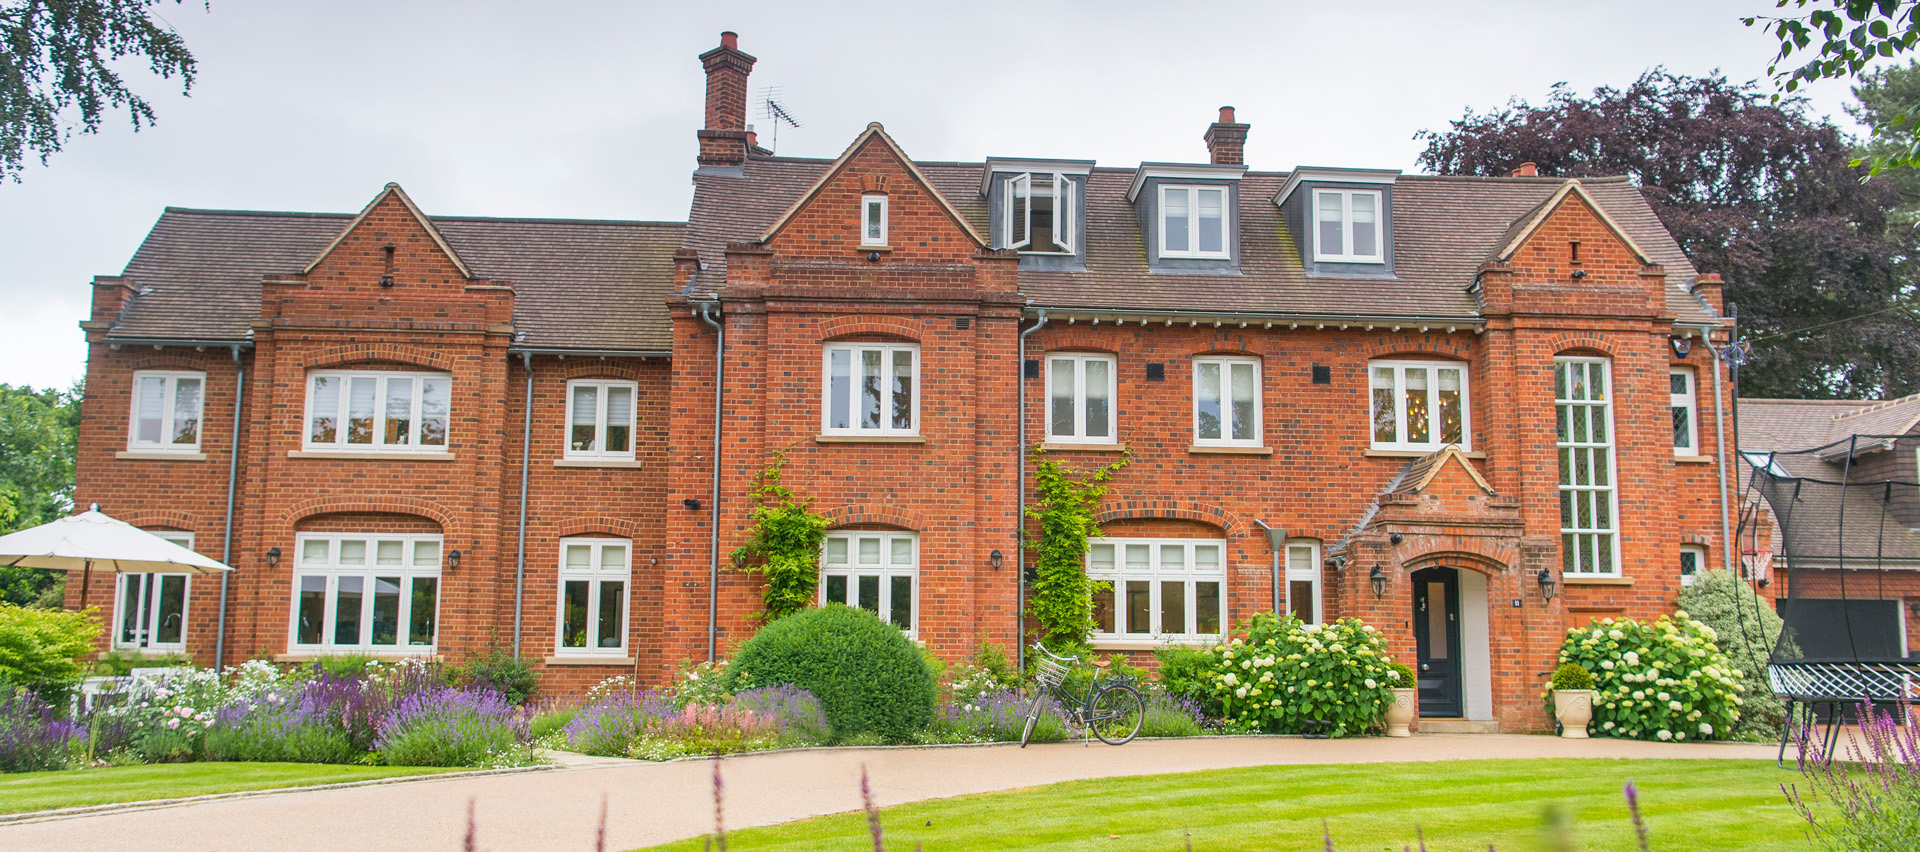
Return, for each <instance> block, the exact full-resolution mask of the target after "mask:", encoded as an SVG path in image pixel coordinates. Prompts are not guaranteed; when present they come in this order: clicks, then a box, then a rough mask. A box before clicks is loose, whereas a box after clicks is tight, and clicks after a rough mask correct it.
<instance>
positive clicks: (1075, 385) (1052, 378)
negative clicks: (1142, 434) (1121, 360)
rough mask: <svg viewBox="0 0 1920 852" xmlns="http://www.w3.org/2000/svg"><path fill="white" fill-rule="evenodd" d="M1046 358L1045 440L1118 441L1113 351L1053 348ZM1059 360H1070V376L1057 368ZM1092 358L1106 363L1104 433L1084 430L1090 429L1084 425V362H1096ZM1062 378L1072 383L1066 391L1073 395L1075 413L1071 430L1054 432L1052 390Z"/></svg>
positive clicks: (1118, 382) (1058, 441) (1092, 442)
mask: <svg viewBox="0 0 1920 852" xmlns="http://www.w3.org/2000/svg"><path fill="white" fill-rule="evenodd" d="M1046 359H1047V425H1046V429H1047V440H1048V441H1052V442H1055V443H1063V444H1113V443H1118V442H1119V440H1120V439H1119V436H1118V432H1119V430H1118V429H1117V428H1115V426H1116V422H1117V421H1118V420H1119V417H1118V415H1117V414H1116V412H1115V409H1117V408H1118V407H1119V404H1118V403H1119V399H1118V397H1119V392H1118V385H1119V384H1120V379H1119V375H1118V372H1117V370H1116V369H1115V366H1116V365H1115V359H1114V357H1113V356H1112V355H1099V354H1088V353H1082V352H1056V353H1048V354H1047V355H1046ZM1061 361H1066V362H1069V363H1071V365H1072V368H1071V370H1070V371H1069V372H1070V373H1071V375H1069V376H1061V375H1060V372H1059V371H1058V370H1057V369H1056V367H1057V366H1058V362H1061ZM1095 362H1098V363H1104V364H1106V365H1107V417H1106V421H1107V422H1106V433H1107V434H1106V435H1105V436H1099V435H1088V434H1087V432H1088V431H1089V430H1088V428H1087V416H1086V412H1087V364H1089V363H1095ZM1062 381H1065V382H1067V383H1069V384H1071V385H1072V387H1071V388H1070V389H1069V393H1070V394H1071V395H1072V398H1073V413H1074V417H1073V430H1072V431H1071V432H1066V433H1061V432H1055V431H1054V430H1053V425H1054V398H1055V396H1056V394H1055V393H1054V389H1055V388H1056V387H1058V386H1059V384H1060V383H1061V382H1062Z"/></svg>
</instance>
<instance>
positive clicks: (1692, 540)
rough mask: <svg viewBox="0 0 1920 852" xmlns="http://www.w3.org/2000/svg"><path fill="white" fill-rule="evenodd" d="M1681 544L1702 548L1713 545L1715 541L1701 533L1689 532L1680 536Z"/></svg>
mask: <svg viewBox="0 0 1920 852" xmlns="http://www.w3.org/2000/svg"><path fill="white" fill-rule="evenodd" d="M1680 543H1681V544H1693V545H1698V546H1700V547H1708V546H1711V545H1712V544H1713V539H1711V538H1708V537H1707V536H1705V535H1701V534H1700V533H1690V532H1689V533H1681V534H1680Z"/></svg>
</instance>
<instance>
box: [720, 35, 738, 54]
mask: <svg viewBox="0 0 1920 852" xmlns="http://www.w3.org/2000/svg"><path fill="white" fill-rule="evenodd" d="M720 46H721V47H724V48H726V49H728V50H739V49H740V34H739V33H736V32H731V31H724V32H721V33H720Z"/></svg>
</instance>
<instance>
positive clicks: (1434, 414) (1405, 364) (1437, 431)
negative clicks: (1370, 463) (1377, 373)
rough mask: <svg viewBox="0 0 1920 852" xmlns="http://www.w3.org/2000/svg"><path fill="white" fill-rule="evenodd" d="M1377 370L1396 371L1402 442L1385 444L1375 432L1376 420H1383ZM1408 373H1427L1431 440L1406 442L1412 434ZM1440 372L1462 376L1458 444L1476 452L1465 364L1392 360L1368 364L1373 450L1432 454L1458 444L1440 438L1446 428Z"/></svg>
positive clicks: (1396, 429)
mask: <svg viewBox="0 0 1920 852" xmlns="http://www.w3.org/2000/svg"><path fill="white" fill-rule="evenodd" d="M1378 369H1391V370H1393V388H1392V391H1393V401H1394V407H1393V409H1394V410H1393V418H1394V436H1395V437H1397V438H1399V440H1396V441H1382V440H1380V439H1379V436H1378V434H1377V433H1376V432H1375V431H1374V422H1375V418H1377V417H1379V416H1380V408H1379V403H1378V401H1377V400H1375V399H1374V391H1375V390H1376V389H1377V388H1376V380H1375V378H1374V374H1373V371H1374V370H1378ZM1408 370H1425V371H1427V436H1428V437H1429V438H1431V439H1432V440H1428V441H1409V440H1407V438H1408V437H1409V436H1411V435H1412V434H1413V433H1412V432H1411V431H1410V430H1409V429H1408V428H1407V425H1408V424H1407V405H1406V399H1407V393H1406V387H1407V371H1408ZM1441 370H1458V371H1459V373H1460V440H1459V441H1458V442H1457V443H1458V444H1459V445H1460V449H1462V450H1467V451H1471V450H1472V449H1473V395H1472V391H1471V389H1470V388H1469V384H1470V382H1469V377H1468V375H1467V364H1466V362H1465V361H1407V360H1389V359H1381V360H1374V361H1368V362H1367V440H1368V441H1370V442H1372V445H1373V448H1374V449H1376V450H1424V451H1432V450H1438V449H1440V448H1442V447H1445V446H1447V445H1449V444H1452V443H1455V442H1453V441H1447V440H1444V439H1443V438H1442V437H1441V436H1442V434H1443V433H1444V429H1443V428H1442V425H1443V424H1442V423H1441V421H1440V397H1439V394H1440V372H1439V371H1441Z"/></svg>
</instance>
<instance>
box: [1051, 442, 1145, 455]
mask: <svg viewBox="0 0 1920 852" xmlns="http://www.w3.org/2000/svg"><path fill="white" fill-rule="evenodd" d="M1040 449H1043V450H1046V451H1047V452H1050V453H1124V452H1126V451H1127V448H1126V447H1125V446H1123V445H1120V444H1066V443H1054V442H1052V441H1048V442H1046V443H1044V444H1041V445H1040Z"/></svg>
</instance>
